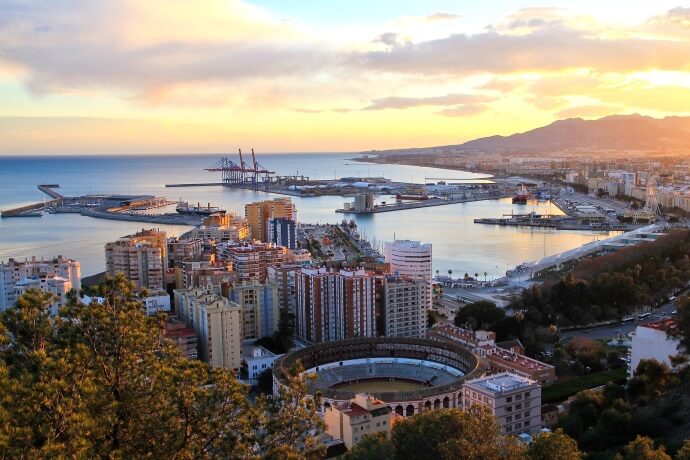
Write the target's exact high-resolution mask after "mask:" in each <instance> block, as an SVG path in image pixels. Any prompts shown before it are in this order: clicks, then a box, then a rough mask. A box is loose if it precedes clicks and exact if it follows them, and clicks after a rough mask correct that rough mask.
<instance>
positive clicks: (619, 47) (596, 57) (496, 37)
mask: <svg viewBox="0 0 690 460" xmlns="http://www.w3.org/2000/svg"><path fill="white" fill-rule="evenodd" d="M532 21H534V19H532ZM688 47H689V44H688V43H687V42H683V41H677V40H667V39H661V38H659V39H642V38H607V37H600V36H596V35H592V34H591V33H588V32H587V31H586V30H578V29H575V28H573V27H570V26H567V25H565V24H562V23H557V22H553V23H551V24H550V26H549V27H545V28H538V29H535V30H530V31H528V32H527V33H524V34H511V33H502V32H499V31H496V30H488V31H484V32H481V33H477V34H465V33H460V34H454V35H450V36H448V37H445V38H441V39H436V40H429V41H424V42H419V43H408V44H405V45H400V46H396V47H393V48H390V49H388V50H385V51H369V52H366V53H356V54H353V56H352V62H353V65H358V66H360V67H363V68H366V69H368V70H372V71H379V72H398V73H408V74H421V75H434V74H445V75H466V74H469V73H477V72H490V73H497V74H500V73H515V72H532V71H537V72H544V71H559V70H565V69H575V68H588V69H594V70H597V71H609V72H627V71H634V70H643V69H668V70H688V69H690V53H688V52H687V50H688Z"/></svg>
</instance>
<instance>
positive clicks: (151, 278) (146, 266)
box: [105, 230, 168, 290]
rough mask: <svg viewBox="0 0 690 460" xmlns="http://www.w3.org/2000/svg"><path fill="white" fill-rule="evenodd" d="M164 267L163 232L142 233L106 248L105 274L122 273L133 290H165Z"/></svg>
mask: <svg viewBox="0 0 690 460" xmlns="http://www.w3.org/2000/svg"><path fill="white" fill-rule="evenodd" d="M167 265H168V244H167V238H166V235H165V232H161V231H158V230H142V231H140V232H138V233H135V234H134V235H129V236H125V237H123V238H120V239H119V240H117V241H115V242H111V243H106V245H105V268H106V273H107V274H108V275H113V276H114V275H115V274H116V273H123V274H124V275H125V277H126V278H127V279H128V280H130V281H132V282H133V283H134V285H135V287H136V289H154V290H157V289H161V290H164V289H165V273H166V271H167Z"/></svg>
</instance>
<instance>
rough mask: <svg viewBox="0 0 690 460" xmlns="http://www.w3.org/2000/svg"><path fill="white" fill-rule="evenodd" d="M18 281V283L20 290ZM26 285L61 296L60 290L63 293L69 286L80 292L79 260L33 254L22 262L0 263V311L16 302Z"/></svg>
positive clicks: (26, 287)
mask: <svg viewBox="0 0 690 460" xmlns="http://www.w3.org/2000/svg"><path fill="white" fill-rule="evenodd" d="M63 280H64V281H63ZM20 282H22V283H20ZM17 283H20V286H19V289H17V286H16V285H17ZM29 288H36V289H40V290H44V291H45V292H52V293H54V294H56V295H58V296H60V297H61V298H62V297H63V294H62V293H63V291H64V293H65V294H66V293H67V292H69V290H70V289H74V290H75V291H79V289H81V266H80V264H79V261H77V260H74V259H68V258H66V257H63V256H57V257H54V258H52V259H37V258H36V257H32V258H31V259H25V260H23V261H20V260H17V259H13V258H11V259H9V260H8V261H7V262H0V311H4V310H6V309H8V308H10V307H13V306H14V305H15V304H16V303H17V297H18V293H23V292H24V291H25V290H26V289H29ZM62 302H64V299H63V300H62Z"/></svg>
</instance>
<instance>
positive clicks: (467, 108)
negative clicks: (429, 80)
mask: <svg viewBox="0 0 690 460" xmlns="http://www.w3.org/2000/svg"><path fill="white" fill-rule="evenodd" d="M487 110H489V107H488V106H487V105H485V104H465V105H459V106H457V107H452V108H448V109H443V110H441V111H438V112H436V114H437V115H443V116H445V117H467V116H470V115H476V114H478V113H482V112H486V111H487Z"/></svg>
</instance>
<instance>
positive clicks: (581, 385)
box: [541, 367, 627, 404]
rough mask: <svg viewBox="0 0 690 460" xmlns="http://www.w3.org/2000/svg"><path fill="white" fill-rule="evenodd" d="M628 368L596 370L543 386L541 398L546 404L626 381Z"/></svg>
mask: <svg viewBox="0 0 690 460" xmlns="http://www.w3.org/2000/svg"><path fill="white" fill-rule="evenodd" d="M626 373H627V370H626V369H625V368H622V367H621V368H618V369H615V370H611V371H601V372H595V373H593V374H588V375H583V376H580V377H577V378H572V379H570V380H562V381H558V382H555V383H552V384H550V385H547V386H545V387H543V388H542V393H541V398H542V402H543V403H544V404H548V403H557V402H561V401H565V400H566V399H568V398H569V397H570V396H572V395H574V394H576V393H579V392H580V391H584V390H588V389H590V388H595V387H598V386H601V385H605V384H607V383H609V382H614V383H618V382H621V381H625V376H626Z"/></svg>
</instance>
